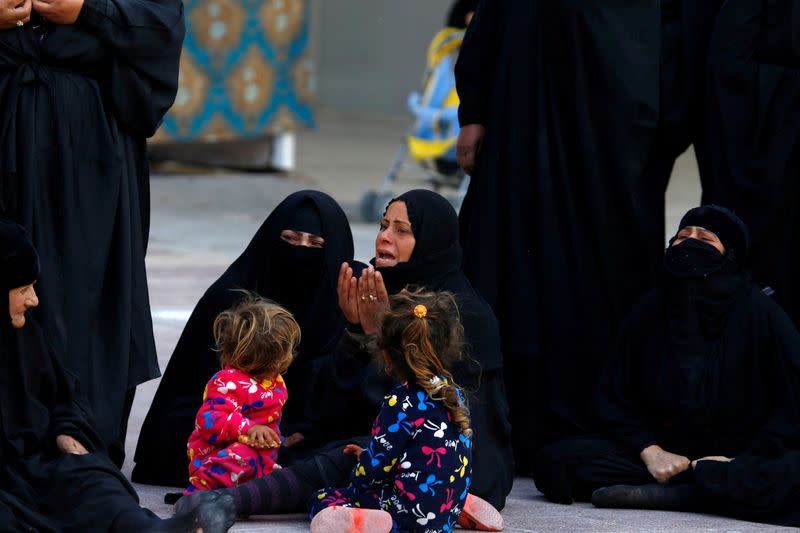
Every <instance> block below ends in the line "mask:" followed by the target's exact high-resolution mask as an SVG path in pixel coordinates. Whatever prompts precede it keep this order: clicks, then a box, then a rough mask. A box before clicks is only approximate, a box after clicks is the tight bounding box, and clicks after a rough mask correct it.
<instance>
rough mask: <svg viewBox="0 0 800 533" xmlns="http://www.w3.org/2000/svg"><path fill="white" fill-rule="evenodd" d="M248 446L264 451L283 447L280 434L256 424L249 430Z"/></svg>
mask: <svg viewBox="0 0 800 533" xmlns="http://www.w3.org/2000/svg"><path fill="white" fill-rule="evenodd" d="M247 438H248V441H249V442H247V444H248V445H250V446H252V447H253V448H258V449H260V450H263V449H265V448H277V447H278V446H280V445H281V439H280V437H278V434H277V433H275V431H273V430H272V428H269V427H267V426H262V425H260V424H256V425H255V426H253V427H251V428H250V429H248V430H247Z"/></svg>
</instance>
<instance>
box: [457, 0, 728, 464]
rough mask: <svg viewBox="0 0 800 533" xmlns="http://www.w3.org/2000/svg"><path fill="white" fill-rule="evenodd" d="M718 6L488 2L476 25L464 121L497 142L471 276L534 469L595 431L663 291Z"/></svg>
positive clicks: (462, 69) (486, 163)
mask: <svg viewBox="0 0 800 533" xmlns="http://www.w3.org/2000/svg"><path fill="white" fill-rule="evenodd" d="M717 3H718V2H714V1H712V2H694V0H674V1H669V2H668V1H663V2H649V1H648V2H644V1H641V2H617V1H611V0H603V1H597V0H587V1H571V2H564V1H556V2H553V1H540V0H506V1H498V0H483V1H482V2H481V3H480V4H479V6H478V9H477V12H476V15H475V18H474V19H473V21H472V23H471V25H470V27H469V29H468V30H467V35H466V38H465V41H464V44H463V46H462V49H461V55H460V57H459V61H458V65H457V67H456V78H457V86H458V92H459V96H460V97H461V107H460V109H459V116H460V122H461V125H462V127H463V126H465V125H467V124H481V125H483V126H485V128H486V137H485V139H484V142H483V146H482V150H481V152H480V154H479V155H478V159H477V162H476V168H475V171H474V175H473V176H472V181H471V183H470V188H469V191H468V193H467V196H466V198H465V200H464V204H463V207H462V209H461V214H460V224H461V243H462V246H463V248H464V259H465V261H464V271H465V273H466V275H467V276H468V277H469V279H470V281H471V282H472V283H473V285H474V286H475V289H476V290H477V291H478V292H479V293H480V294H481V295H482V296H483V297H484V298H486V300H487V301H488V302H489V304H490V305H491V306H492V308H493V309H494V311H495V313H496V314H497V316H498V319H499V321H500V327H501V337H502V343H503V344H502V349H503V354H504V370H505V376H506V383H507V385H508V389H509V401H510V404H511V411H512V425H513V426H514V428H515V432H514V443H515V452H516V456H517V459H518V461H519V463H520V465H519V466H520V467H521V468H523V470H526V469H525V464H527V463H528V462H529V460H530V457H532V456H533V449H535V447H536V446H538V445H539V444H541V443H542V442H546V441H548V440H552V439H554V438H556V437H558V436H561V435H565V434H572V433H576V432H582V431H585V430H586V429H587V427H588V413H587V412H586V410H587V406H588V405H589V403H590V401H589V394H590V391H592V390H593V388H594V385H595V383H594V381H595V376H596V375H597V371H598V369H599V366H600V364H601V362H602V361H603V360H604V358H605V357H606V354H607V353H608V351H609V350H610V349H611V348H612V346H613V340H614V338H615V335H616V332H617V331H618V328H619V324H620V323H621V321H622V319H623V318H624V316H625V315H626V314H627V312H628V311H629V310H630V307H631V306H632V305H633V304H634V303H635V301H636V300H637V298H639V297H640V296H641V295H642V294H643V293H644V292H646V291H647V290H648V289H649V288H651V287H652V286H654V284H655V281H656V275H657V272H658V268H659V264H660V261H661V253H662V248H661V243H663V238H664V191H665V188H666V185H667V181H668V178H669V175H670V173H671V169H672V165H673V162H674V160H675V158H676V157H677V156H678V155H679V154H680V153H681V152H682V151H684V150H685V149H686V148H687V146H688V145H689V144H690V143H691V141H692V137H693V135H694V133H693V132H694V124H693V121H692V117H693V112H694V108H695V106H696V103H695V101H694V100H693V99H692V95H693V92H694V91H693V89H694V87H695V86H696V85H697V83H698V76H699V72H701V68H700V65H702V59H701V58H702V57H703V53H702V50H703V48H704V46H705V40H706V39H705V38H704V35H706V34H707V32H706V31H705V29H706V28H707V27H708V26H709V24H710V23H711V21H713V14H714V11H715V9H716V5H717ZM704 32H705V33H704ZM498 258H502V259H498ZM576 369H580V371H576ZM537 411H541V412H540V413H537ZM515 413H516V414H515Z"/></svg>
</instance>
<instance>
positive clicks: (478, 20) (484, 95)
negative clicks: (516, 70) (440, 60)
mask: <svg viewBox="0 0 800 533" xmlns="http://www.w3.org/2000/svg"><path fill="white" fill-rule="evenodd" d="M504 1H505V0H480V3H479V4H478V7H477V8H476V9H475V15H474V17H473V18H472V22H471V23H470V25H469V27H468V28H467V32H466V35H465V36H464V42H463V43H462V45H461V51H460V52H459V55H458V61H457V62H456V67H455V74H456V89H457V91H458V97H459V99H460V101H461V103H460V104H459V106H458V121H459V123H460V124H461V126H462V127H463V126H466V125H468V124H481V125H483V126H486V123H487V118H488V117H487V115H488V106H489V100H490V98H491V90H492V81H493V78H494V70H495V69H494V65H495V61H496V60H497V56H498V54H499V52H500V40H501V38H502V28H501V24H502V3H503V2H504Z"/></svg>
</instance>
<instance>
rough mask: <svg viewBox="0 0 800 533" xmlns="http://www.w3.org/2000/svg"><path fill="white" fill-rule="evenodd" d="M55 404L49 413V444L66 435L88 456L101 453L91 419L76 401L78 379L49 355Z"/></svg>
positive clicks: (98, 438)
mask: <svg viewBox="0 0 800 533" xmlns="http://www.w3.org/2000/svg"><path fill="white" fill-rule="evenodd" d="M50 359H51V362H52V370H53V374H52V376H53V386H54V387H55V389H56V391H55V405H54V406H53V408H52V409H51V413H50V430H49V443H48V444H49V445H51V446H54V445H55V440H56V437H58V436H59V435H69V436H70V437H73V438H74V439H76V440H77V441H79V442H80V443H81V444H83V446H84V447H85V448H86V449H87V450H88V451H89V452H91V453H97V452H103V453H105V447H104V446H103V443H102V440H101V439H100V437H99V436H98V434H97V432H96V431H95V430H94V427H93V424H92V416H91V414H90V412H89V410H88V409H87V408H86V407H85V406H84V405H83V403H82V402H81V400H80V399H79V393H78V386H79V384H78V379H77V378H76V377H75V376H74V375H72V374H71V373H70V372H69V371H68V370H66V369H65V368H64V367H63V366H62V365H61V363H60V361H59V360H58V358H57V357H55V356H54V355H53V356H51V358H50Z"/></svg>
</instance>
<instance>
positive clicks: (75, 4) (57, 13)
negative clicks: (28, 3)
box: [33, 0, 83, 24]
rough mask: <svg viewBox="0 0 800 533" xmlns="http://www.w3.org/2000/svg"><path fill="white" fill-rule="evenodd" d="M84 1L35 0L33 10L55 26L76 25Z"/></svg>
mask: <svg viewBox="0 0 800 533" xmlns="http://www.w3.org/2000/svg"><path fill="white" fill-rule="evenodd" d="M81 9H83V0H33V10H34V11H36V12H37V13H39V14H40V15H41V16H42V18H43V19H45V20H47V21H49V22H52V23H53V24H75V21H76V20H78V15H80V14H81Z"/></svg>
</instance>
